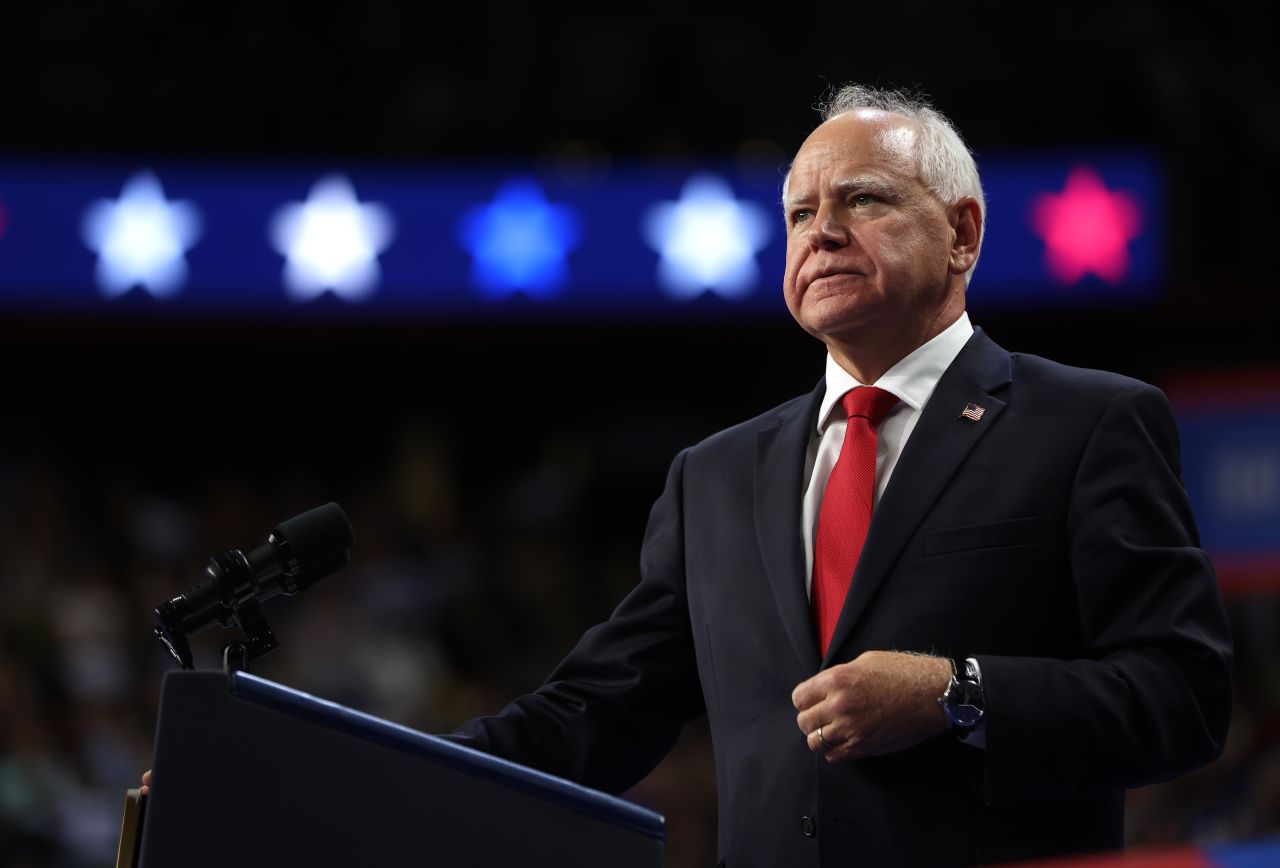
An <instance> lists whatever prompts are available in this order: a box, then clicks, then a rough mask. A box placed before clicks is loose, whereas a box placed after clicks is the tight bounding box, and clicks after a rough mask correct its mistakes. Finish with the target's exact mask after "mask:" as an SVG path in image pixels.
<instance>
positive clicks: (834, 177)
mask: <svg viewBox="0 0 1280 868" xmlns="http://www.w3.org/2000/svg"><path fill="white" fill-rule="evenodd" d="M918 135H919V126H918V125H917V124H916V122H915V121H913V120H911V119H910V118H905V117H902V116H901V115H896V114H892V113H890V112H885V111H880V110H878V109H856V110H854V111H851V112H845V113H844V114H842V115H837V116H836V117H834V118H832V119H831V120H829V121H827V122H826V123H824V124H822V125H821V126H820V127H818V128H817V129H816V130H814V131H813V132H812V133H811V134H810V135H809V138H807V139H805V142H804V144H803V145H801V146H800V150H799V151H797V152H796V158H795V161H794V162H793V163H792V164H791V172H790V174H789V177H788V187H789V188H791V190H792V192H794V190H795V188H796V187H797V186H806V187H808V186H813V185H823V184H832V183H837V182H839V181H840V180H841V179H842V178H844V177H847V176H850V175H854V174H875V175H881V176H884V177H885V178H886V179H889V178H901V179H915V178H918V177H919V170H918V166H917V158H916V138H917V136H918Z"/></svg>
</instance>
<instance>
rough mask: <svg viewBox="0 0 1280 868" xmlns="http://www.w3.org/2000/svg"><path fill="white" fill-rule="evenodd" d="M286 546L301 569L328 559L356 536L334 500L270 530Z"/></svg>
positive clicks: (340, 551)
mask: <svg viewBox="0 0 1280 868" xmlns="http://www.w3.org/2000/svg"><path fill="white" fill-rule="evenodd" d="M272 536H273V537H276V538H279V539H282V540H284V541H285V542H287V543H288V545H289V552H290V554H291V555H292V557H293V560H294V561H295V562H296V563H297V564H298V567H299V568H300V570H301V571H302V572H310V571H311V570H312V569H313V568H314V567H315V566H317V565H319V564H322V563H325V562H327V561H331V560H332V559H333V558H334V557H335V556H338V555H340V554H342V553H344V552H345V551H346V550H347V549H348V548H350V547H351V543H352V542H353V541H354V539H355V536H354V534H353V532H352V530H351V520H350V519H349V518H347V514H346V513H345V512H343V511H342V507H340V506H338V504H336V503H326V504H325V505H324V506H317V507H316V508H315V509H309V510H307V511H306V512H304V513H302V514H301V515H296V516H294V517H293V518H291V519H288V520H287V521H282V522H280V526H279V527H277V528H276V529H275V531H273V532H272Z"/></svg>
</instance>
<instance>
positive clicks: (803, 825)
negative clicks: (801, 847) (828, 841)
mask: <svg viewBox="0 0 1280 868" xmlns="http://www.w3.org/2000/svg"><path fill="white" fill-rule="evenodd" d="M800 831H801V832H804V836H805V837H806V838H816V837H818V824H817V823H816V822H814V819H813V817H801V818H800Z"/></svg>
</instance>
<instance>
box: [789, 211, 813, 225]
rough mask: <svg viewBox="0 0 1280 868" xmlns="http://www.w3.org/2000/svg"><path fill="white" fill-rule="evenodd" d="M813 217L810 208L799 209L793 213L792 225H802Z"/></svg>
mask: <svg viewBox="0 0 1280 868" xmlns="http://www.w3.org/2000/svg"><path fill="white" fill-rule="evenodd" d="M812 216H813V212H812V211H810V210H809V209H808V208H797V209H796V210H794V211H792V212H791V225H792V226H796V225H799V224H800V223H804V222H806V221H807V220H808V219H809V218H810V217H812Z"/></svg>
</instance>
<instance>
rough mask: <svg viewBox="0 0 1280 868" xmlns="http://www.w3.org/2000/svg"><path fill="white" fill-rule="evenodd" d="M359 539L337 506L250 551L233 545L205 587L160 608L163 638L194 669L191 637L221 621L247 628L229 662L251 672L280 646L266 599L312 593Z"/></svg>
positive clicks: (212, 567) (227, 651)
mask: <svg viewBox="0 0 1280 868" xmlns="http://www.w3.org/2000/svg"><path fill="white" fill-rule="evenodd" d="M352 541H353V536H352V531H351V522H350V520H349V519H348V518H347V516H346V513H345V512H343V511H342V507H340V506H338V504H336V503H328V504H325V505H324V506H320V507H316V508H315V509H312V510H309V511H307V512H304V513H302V514H301V515H298V516H295V517H294V518H291V519H289V520H288V521H285V522H281V524H280V526H279V527H277V528H276V529H275V530H274V531H272V532H271V535H270V536H268V537H267V541H266V543H265V544H264V545H262V546H259V547H258V548H256V549H254V550H252V551H251V552H249V553H248V554H247V555H246V554H245V553H244V552H242V551H241V550H240V549H228V550H227V551H224V552H220V553H218V554H216V555H214V556H213V557H211V558H209V563H208V565H207V566H206V567H205V572H204V579H203V581H201V583H200V584H199V585H197V586H196V587H195V588H193V589H192V590H190V591H188V592H186V593H184V594H179V595H178V596H176V597H173V598H172V599H170V600H166V601H165V602H163V603H161V604H160V605H159V606H157V607H156V610H155V614H156V618H157V619H158V620H159V622H160V623H159V626H157V627H156V628H155V631H154V632H155V635H156V637H157V638H158V639H159V640H160V641H161V642H163V643H164V645H165V647H166V648H167V649H168V650H169V654H170V655H171V656H172V657H173V659H174V660H176V661H177V662H178V665H179V666H181V667H182V668H183V669H194V668H195V664H194V660H193V657H192V654H191V642H190V637H191V636H193V635H195V634H197V633H200V632H202V631H203V630H205V629H207V628H208V627H210V626H212V625H214V624H218V625H220V626H222V627H226V628H230V627H239V628H240V630H241V631H242V632H243V633H244V638H243V639H236V640H233V641H231V642H228V643H227V644H226V645H224V646H223V649H222V662H223V667H224V668H225V669H226V670H227V672H233V671H248V668H249V663H250V662H252V661H253V660H257V659H258V658H259V657H262V656H263V655H264V654H267V653H268V652H270V651H272V650H274V649H276V648H278V647H280V643H279V641H278V640H277V639H276V637H275V634H274V633H273V632H272V631H271V627H270V625H269V624H267V621H266V618H264V617H263V615H262V609H261V606H260V605H259V604H260V603H261V602H262V601H265V600H268V599H270V598H271V597H274V596H276V595H277V594H287V595H290V596H292V595H294V594H297V593H299V592H301V591H304V590H306V589H307V588H309V587H311V586H312V585H314V584H315V583H316V582H318V581H319V580H320V579H322V578H324V577H325V576H328V575H329V574H330V573H333V572H335V571H337V570H339V569H341V568H342V567H344V566H346V565H347V564H348V563H349V562H350V560H351V552H350V546H351V543H352Z"/></svg>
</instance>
